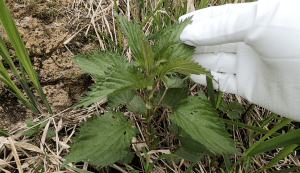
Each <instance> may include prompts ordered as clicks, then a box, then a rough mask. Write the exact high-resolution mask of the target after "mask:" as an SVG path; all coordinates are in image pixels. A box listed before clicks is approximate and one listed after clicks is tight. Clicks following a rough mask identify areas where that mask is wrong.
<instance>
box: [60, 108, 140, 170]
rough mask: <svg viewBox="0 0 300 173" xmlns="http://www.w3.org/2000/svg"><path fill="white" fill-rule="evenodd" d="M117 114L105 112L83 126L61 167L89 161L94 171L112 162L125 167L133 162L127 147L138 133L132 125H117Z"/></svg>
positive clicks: (129, 122) (129, 123)
mask: <svg viewBox="0 0 300 173" xmlns="http://www.w3.org/2000/svg"><path fill="white" fill-rule="evenodd" d="M120 114H122V113H119V112H112V111H109V112H106V113H104V115H97V116H95V117H94V118H92V119H89V120H88V121H87V122H83V124H82V125H81V126H80V131H79V132H78V133H76V137H75V138H74V139H73V143H72V144H71V145H70V146H71V150H70V153H69V154H67V155H66V156H65V157H64V158H65V159H66V161H65V162H64V163H63V164H62V167H63V166H65V165H66V164H68V163H70V162H80V161H88V162H89V164H92V165H95V166H97V167H105V166H108V165H112V164H113V163H115V162H119V163H121V164H128V163H129V162H131V160H132V158H133V154H132V153H131V150H130V143H131V140H132V138H133V137H134V136H136V134H137V130H136V129H135V128H134V127H133V123H134V122H133V121H126V122H124V120H123V121H122V120H121V121H119V120H118V119H116V118H114V117H119V116H123V117H124V115H120Z"/></svg>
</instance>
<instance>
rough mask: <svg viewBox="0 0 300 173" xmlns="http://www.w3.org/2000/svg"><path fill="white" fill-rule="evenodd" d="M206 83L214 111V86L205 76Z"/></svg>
mask: <svg viewBox="0 0 300 173" xmlns="http://www.w3.org/2000/svg"><path fill="white" fill-rule="evenodd" d="M201 2H202V1H201ZM206 83H207V89H208V94H209V97H210V99H209V101H210V103H211V105H212V107H213V108H215V109H216V99H215V92H214V86H213V83H212V79H211V78H210V77H208V76H206Z"/></svg>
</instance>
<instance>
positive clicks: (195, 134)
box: [169, 96, 237, 155]
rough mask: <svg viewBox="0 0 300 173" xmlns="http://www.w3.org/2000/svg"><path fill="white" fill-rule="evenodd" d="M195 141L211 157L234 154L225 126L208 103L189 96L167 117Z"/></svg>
mask: <svg viewBox="0 0 300 173" xmlns="http://www.w3.org/2000/svg"><path fill="white" fill-rule="evenodd" d="M169 118H170V119H171V120H172V122H174V123H176V124H178V125H179V126H180V127H181V128H182V129H183V130H184V131H185V132H186V133H187V134H188V135H190V136H191V137H192V139H194V140H195V141H197V142H199V143H201V144H202V145H203V146H205V147H206V149H207V150H209V152H210V153H211V154H212V155H217V154H222V153H223V152H224V151H226V152H228V153H236V152H237V150H236V148H235V145H234V142H233V140H232V139H231V138H230V134H229V133H227V132H226V130H225V128H224V127H225V124H224V123H223V122H222V119H221V118H219V117H218V114H217V113H216V111H215V110H214V109H213V108H212V107H211V106H210V103H209V102H208V101H205V100H203V99H201V98H198V97H194V96H189V97H188V98H187V99H184V100H182V101H181V102H179V103H178V105H177V106H176V107H175V108H174V109H172V114H171V115H170V116H169Z"/></svg>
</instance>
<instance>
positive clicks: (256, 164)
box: [0, 0, 300, 173]
mask: <svg viewBox="0 0 300 173" xmlns="http://www.w3.org/2000/svg"><path fill="white" fill-rule="evenodd" d="M244 1H245V0H242V2H244ZM134 2H135V1H133V0H131V1H130V0H118V1H117V3H118V7H119V9H118V11H119V13H121V14H122V15H123V16H126V17H127V18H128V19H129V20H134V21H135V20H136V15H135V14H137V13H139V7H138V5H137V3H134ZM187 2H188V3H189V6H188V10H189V11H193V10H194V9H195V6H194V1H193V0H187ZM231 2H237V0H233V1H231ZM145 3H151V4H153V7H152V8H153V10H154V9H155V7H156V5H157V4H158V0H147V1H146V2H145ZM177 3H179V4H180V3H183V2H182V1H181V0H177ZM219 3H220V0H212V1H211V3H210V5H218V4H219ZM64 8H65V10H66V15H67V17H68V19H69V25H70V26H76V27H75V29H74V32H73V33H72V34H71V35H70V36H69V38H68V39H67V40H66V41H65V42H64V45H65V46H66V47H67V48H68V46H67V44H68V43H69V42H70V41H71V40H72V39H74V38H76V37H77V36H79V33H80V32H84V34H85V36H87V35H88V34H90V33H94V34H96V36H97V38H98V40H99V49H101V50H107V49H109V47H108V46H107V44H105V43H104V39H103V38H102V37H101V36H100V35H99V34H98V32H97V30H99V31H101V32H103V33H105V34H106V35H107V36H109V37H110V38H111V39H112V40H113V41H115V42H116V41H117V39H118V38H117V37H118V35H117V27H116V21H115V20H116V19H115V18H114V17H113V15H112V13H113V11H114V6H113V1H112V0H100V1H99V0H98V1H96V0H91V1H85V0H74V1H73V2H70V3H69V4H68V6H66V7H64ZM159 12H161V13H167V12H166V10H164V9H162V10H160V11H159ZM173 20H175V19H173ZM151 24H152V19H150V20H149V22H148V23H147V24H146V25H145V27H144V28H143V30H144V31H145V33H149V30H148V29H149V26H150V25H151ZM122 43H123V44H125V46H124V49H123V50H122V51H123V54H124V55H127V58H128V59H129V60H130V59H131V57H130V56H129V55H130V49H125V47H126V40H125V38H124V36H123V38H122ZM189 88H190V91H191V95H196V94H197V92H198V91H201V92H203V93H205V94H206V95H208V94H207V89H206V87H204V86H200V85H197V84H190V86H189ZM223 98H224V99H225V100H226V101H227V102H233V101H234V100H237V101H238V102H239V103H240V104H242V105H243V106H244V107H245V108H246V109H247V108H248V107H249V106H251V103H249V102H248V101H246V100H245V99H243V98H241V97H239V96H234V95H231V94H224V95H223ZM106 102H107V100H106V99H104V100H101V101H99V102H97V103H95V104H93V105H90V106H89V107H88V108H86V109H79V108H76V109H73V110H72V109H70V108H69V109H66V110H65V111H63V112H61V113H58V114H56V115H49V114H44V115H41V116H40V117H39V118H36V119H35V120H34V121H39V120H40V119H41V118H47V119H46V120H45V121H48V124H47V125H46V126H45V128H44V130H43V131H42V132H41V133H40V135H36V136H34V137H31V136H25V135H24V132H25V131H26V130H28V129H30V128H28V127H27V126H26V124H17V125H15V127H14V128H13V129H12V130H11V131H10V134H11V137H8V138H6V137H0V170H1V172H5V173H8V172H15V171H17V170H18V172H45V173H46V172H47V173H48V172H56V173H60V172H75V171H73V170H71V169H69V168H60V165H61V163H62V162H63V161H64V159H63V156H64V155H65V154H67V153H68V152H69V148H70V147H69V144H70V143H71V142H72V138H73V137H74V135H75V132H76V128H77V127H79V126H80V124H81V123H82V122H83V121H86V120H87V119H88V118H91V117H92V116H93V115H96V114H101V113H103V112H104V111H105V110H106V105H107V104H106ZM119 109H121V108H119ZM169 113H170V112H169V111H167V110H166V111H162V112H161V116H159V117H158V118H157V119H156V121H154V124H153V128H154V130H156V131H157V132H158V133H161V134H170V131H169V130H168V128H167V127H168V125H169V124H170V120H169V119H168V115H169ZM265 113H266V110H265V109H263V108H261V107H258V106H256V107H255V108H254V111H253V112H252V113H251V114H250V113H249V112H248V113H246V114H244V115H243V117H242V119H241V122H243V123H246V124H249V125H253V124H254V122H255V121H256V120H263V119H264V118H263V116H264V114H265ZM267 114H270V112H267ZM125 116H126V117H127V118H128V119H132V120H137V119H140V118H141V117H136V115H135V114H132V113H131V112H125ZM274 123H276V122H274ZM135 126H136V127H137V129H138V130H139V131H140V135H138V136H137V137H136V138H134V139H133V141H132V143H133V144H132V151H134V150H135V148H134V145H136V146H137V147H138V148H139V149H141V147H146V148H148V146H147V145H146V143H143V142H141V141H145V135H146V133H145V132H146V128H147V127H146V124H144V123H141V122H137V123H136V124H135ZM272 126H273V125H272V124H267V125H266V126H265V127H264V128H265V129H270V128H272ZM31 128H33V127H31ZM48 129H53V130H54V131H55V133H56V136H55V137H52V138H46V134H47V130H48ZM229 131H230V132H231V133H232V135H233V138H234V139H235V140H236V141H238V145H237V147H238V149H239V151H241V152H242V151H243V150H244V148H248V147H249V139H250V137H249V136H250V131H249V130H246V129H243V128H239V127H234V128H233V130H229ZM157 138H160V139H161V141H162V142H161V143H160V144H159V146H158V148H159V149H157V150H153V151H150V152H149V153H148V154H149V155H150V158H151V160H152V161H153V160H155V159H157V158H158V156H159V155H161V154H164V153H170V152H171V151H172V150H173V149H174V148H176V146H177V145H178V142H177V141H176V140H175V139H174V136H172V135H170V136H157ZM254 142H255V141H254ZM280 150H281V149H277V150H275V151H270V152H267V153H263V154H259V155H256V156H253V157H252V159H253V162H251V163H250V172H253V173H254V172H256V171H258V170H259V169H260V168H262V167H263V166H265V165H266V164H267V163H268V162H269V161H270V160H271V159H272V158H274V156H275V155H276V154H277V153H278V152H279V151H280ZM237 158H238V156H237V155H230V159H231V161H232V162H233V163H235V162H236V161H237ZM138 162H139V160H138V159H137V158H136V159H135V160H134V162H133V163H132V164H130V166H129V168H131V169H132V168H134V169H136V170H139V171H142V170H143V168H142V166H141V164H140V163H138ZM222 163H223V158H222V157H220V156H216V157H212V156H208V155H207V156H205V158H204V159H202V160H201V161H199V162H198V164H197V165H196V166H195V167H194V169H193V172H197V173H198V172H199V173H200V172H201V173H208V172H220V169H219V167H220V166H221V164H222ZM190 165H191V163H190V162H188V161H185V160H179V161H178V163H177V161H176V160H169V161H167V160H162V161H161V162H158V163H157V164H156V166H155V167H154V170H153V172H158V173H160V172H161V173H166V172H167V173H171V172H174V173H175V172H176V173H177V172H183V171H182V170H184V169H183V168H187V167H189V166H190ZM68 166H70V167H73V166H75V167H77V168H81V169H84V170H87V169H88V170H90V171H92V172H101V173H104V172H105V173H109V172H117V171H119V172H124V173H125V172H127V170H126V168H125V167H124V166H123V165H118V164H114V165H112V166H110V167H106V168H101V169H99V168H95V167H93V166H92V165H88V163H87V162H81V163H78V164H76V165H72V164H69V165H68ZM293 166H300V162H299V158H298V156H297V153H296V152H294V153H292V154H291V155H290V156H289V157H287V158H285V159H284V160H282V161H280V162H279V163H278V164H277V165H276V166H275V167H273V168H271V169H268V170H267V171H265V172H272V171H276V170H281V169H286V168H289V167H293ZM244 170H245V168H244V167H243V166H242V165H239V166H238V167H237V168H236V169H235V172H244Z"/></svg>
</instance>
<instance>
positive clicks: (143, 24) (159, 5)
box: [140, 0, 165, 29]
mask: <svg viewBox="0 0 300 173" xmlns="http://www.w3.org/2000/svg"><path fill="white" fill-rule="evenodd" d="M163 2H165V0H162V1H160V2H159V4H158V5H157V7H156V8H155V10H154V11H153V14H155V13H156V11H157V10H159V8H160V7H161V5H162V4H163ZM150 18H151V15H149V16H148V17H147V18H146V19H145V20H144V22H143V23H142V24H141V26H140V29H142V28H143V27H144V26H145V24H146V23H147V22H148V21H149V19H150Z"/></svg>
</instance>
